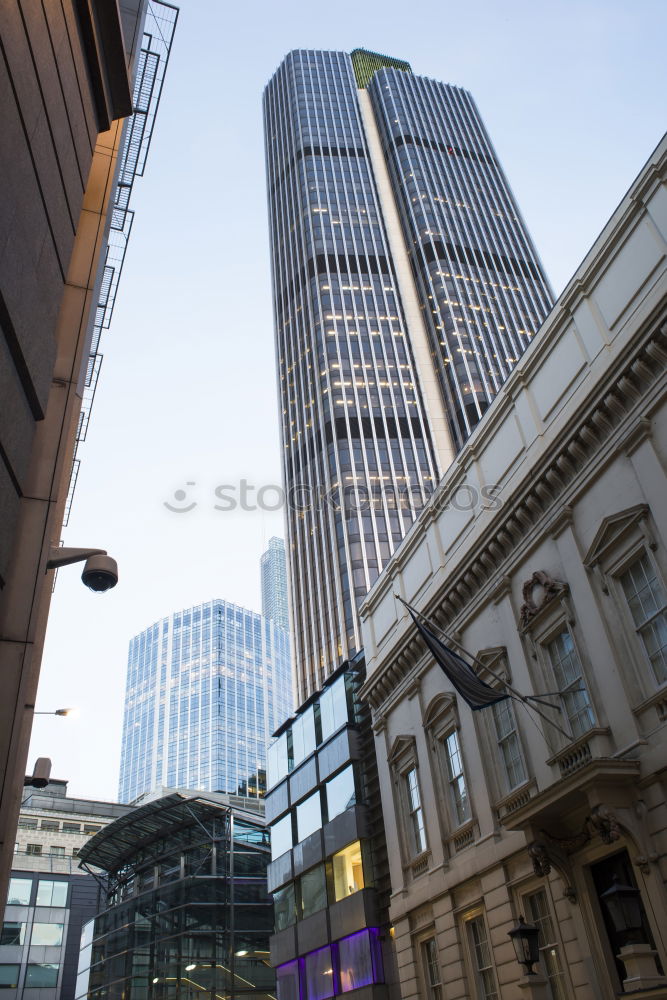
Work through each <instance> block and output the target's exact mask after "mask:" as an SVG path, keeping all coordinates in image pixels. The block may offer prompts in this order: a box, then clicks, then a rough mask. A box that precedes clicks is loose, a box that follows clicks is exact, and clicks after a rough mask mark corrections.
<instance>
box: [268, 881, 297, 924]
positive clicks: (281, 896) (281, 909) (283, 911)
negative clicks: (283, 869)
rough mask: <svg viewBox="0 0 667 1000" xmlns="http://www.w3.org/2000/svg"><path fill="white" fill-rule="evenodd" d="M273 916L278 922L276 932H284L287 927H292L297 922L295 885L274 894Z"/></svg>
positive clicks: (291, 884) (287, 886)
mask: <svg viewBox="0 0 667 1000" xmlns="http://www.w3.org/2000/svg"><path fill="white" fill-rule="evenodd" d="M273 914H274V917H275V922H276V931H284V930H285V928H286V927H291V926H292V924H293V923H294V922H295V921H296V900H295V895H294V884H293V883H290V885H286V886H285V888H284V889H279V890H278V891H277V892H274V893H273Z"/></svg>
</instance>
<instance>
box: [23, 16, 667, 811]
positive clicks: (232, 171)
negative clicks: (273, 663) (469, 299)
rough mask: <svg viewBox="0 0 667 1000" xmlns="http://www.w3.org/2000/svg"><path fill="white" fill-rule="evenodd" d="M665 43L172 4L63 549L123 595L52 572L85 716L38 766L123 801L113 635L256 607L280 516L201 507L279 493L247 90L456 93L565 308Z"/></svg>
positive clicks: (646, 129) (539, 21) (660, 122)
mask: <svg viewBox="0 0 667 1000" xmlns="http://www.w3.org/2000/svg"><path fill="white" fill-rule="evenodd" d="M666 36H667V3H665V0H635V2H634V3H631V4H629V3H627V2H625V0H623V2H621V0H561V2H556V0H542V2H540V3H535V0H503V2H498V0H468V2H467V3H461V2H457V3H451V2H447V0H410V2H409V3H396V2H393V0H392V2H389V3H381V2H379V0H366V2H365V3H360V2H359V0H337V2H336V3H335V4H332V3H323V4H318V3H315V2H309V3H305V2H295V0H282V2H280V3H276V2H267V0H259V2H255V3H242V4H237V3H231V2H229V0H183V2H182V4H181V13H180V18H179V24H178V27H177V31H176V37H175V40H174V46H173V49H172V57H171V62H170V65H169V68H168V72H167V78H166V82H165V88H164V92H163V96H162V104H161V107H160V110H159V114H158V118H157V122H156V127H155V132H154V138H153V144H152V147H151V151H150V155H149V159H148V165H147V168H146V174H145V177H144V178H141V179H139V180H137V182H136V185H135V190H134V195H133V201H132V207H133V208H134V209H135V211H136V216H135V221H134V227H133V231H132V236H131V240H130V245H129V249H128V253H127V256H126V260H125V268H124V272H123V276H122V279H121V284H120V288H119V292H118V297H117V300H116V309H115V313H114V317H113V322H112V326H111V329H110V330H109V331H107V332H106V333H105V335H104V338H103V341H102V351H103V353H104V363H103V365H102V372H101V375H100V381H99V385H98V390H97V397H96V400H95V405H94V408H93V415H92V419H91V423H90V428H89V431H88V440H87V442H86V443H85V445H84V447H83V448H82V451H81V458H82V463H81V470H80V475H79V481H78V485H77V489H76V494H75V499H74V508H73V511H72V517H71V520H70V525H69V527H68V528H67V529H66V531H65V533H64V541H65V544H67V545H76V546H79V545H81V546H84V545H85V546H91V547H93V546H94V547H100V548H106V549H108V551H109V553H110V554H112V555H113V556H115V557H116V558H117V559H118V562H119V568H120V582H119V584H118V586H117V587H116V589H115V590H113V591H110V592H109V593H107V594H105V595H97V594H93V593H92V592H90V591H88V590H87V589H86V588H85V587H84V586H83V585H82V583H81V582H80V579H79V575H80V569H77V567H76V566H73V567H69V568H66V569H63V570H61V571H60V573H59V577H58V582H57V586H56V590H55V594H54V597H53V602H52V607H51V618H50V625H49V631H48V635H47V643H46V649H45V654H44V661H43V666H42V679H41V683H40V691H39V696H38V705H37V707H38V708H39V709H42V710H52V709H55V708H60V707H63V706H70V705H76V706H78V707H79V708H80V709H81V715H80V717H79V718H78V719H76V720H70V719H56V718H48V717H46V716H39V717H38V718H37V719H36V720H35V725H34V730H33V743H32V748H31V756H30V761H31V762H32V761H33V760H34V758H35V757H36V756H41V755H44V756H49V757H51V758H52V760H53V772H52V773H53V775H54V776H55V777H59V778H65V779H69V782H70V786H69V787H70V794H76V795H81V796H85V797H90V798H100V799H107V800H112V799H115V797H116V794H117V778H118V761H119V752H120V735H121V726H122V705H123V696H124V687H125V668H126V657H127V645H128V640H129V639H130V638H131V637H132V636H133V635H135V634H136V633H137V632H140V631H142V630H143V629H144V628H147V627H148V626H149V625H150V624H152V623H153V622H154V621H157V620H158V619H160V618H162V617H165V616H166V615H167V614H169V613H170V612H171V611H173V610H176V609H179V608H182V607H189V606H191V605H193V604H197V603H200V602H202V601H205V600H210V599H211V598H213V597H222V598H225V599H227V600H230V601H234V602H236V603H238V604H241V605H244V606H246V607H251V608H257V609H259V557H260V554H261V552H262V551H263V549H264V548H265V546H266V543H267V541H268V539H269V537H270V536H271V535H272V534H279V535H282V534H283V522H282V514H281V513H280V512H273V513H271V512H260V511H254V512H253V511H241V510H237V511H234V512H228V511H227V512H223V511H216V510H215V509H214V504H215V503H217V502H218V501H217V500H216V497H215V495H214V490H215V487H216V486H219V485H221V484H237V483H239V481H240V480H241V479H242V478H245V479H246V480H247V481H248V482H249V483H251V484H253V485H256V486H258V487H259V486H262V485H264V484H271V483H280V445H279V440H278V410H277V402H276V391H275V374H274V349H273V322H272V312H271V289H270V269H269V253H268V237H267V218H266V197H265V180H264V148H263V136H262V115H261V96H262V90H263V87H264V85H265V83H266V82H267V80H268V79H269V77H270V76H271V74H272V73H273V71H274V70H275V68H276V67H277V66H278V64H279V62H280V61H281V60H282V58H283V56H284V55H285V53H286V52H288V51H289V50H290V49H292V48H329V49H341V50H345V51H350V50H351V49H353V48H356V47H364V48H368V49H373V50H375V51H379V52H384V53H387V54H389V55H393V56H397V57H400V58H403V59H407V60H408V61H409V62H410V63H411V64H412V68H413V70H414V72H416V73H419V74H422V75H425V76H431V77H434V78H436V79H439V80H444V81H446V82H448V83H453V84H458V85H460V86H464V87H466V88H467V89H468V90H470V91H471V92H472V94H473V96H474V97H475V100H476V102H477V104H478V107H479V109H480V112H481V114H482V117H483V119H484V121H485V123H486V126H487V128H488V130H489V133H490V135H491V139H492V141H493V143H494V144H495V147H496V150H497V153H498V155H499V158H500V161H501V163H502V164H503V167H504V169H505V171H506V173H507V175H508V178H509V181H510V184H511V186H512V188H513V190H514V193H515V195H516V197H517V199H518V202H519V205H520V208H521V211H522V213H523V215H524V218H525V219H526V222H527V224H528V227H529V229H530V231H531V234H532V236H533V239H534V241H535V243H536V246H537V249H538V252H539V253H540V255H541V258H542V261H543V263H544V265H545V268H546V271H547V274H548V275H549V278H550V280H551V282H552V284H553V286H554V289H555V291H556V293H557V294H558V293H559V292H560V291H561V290H562V289H563V287H564V285H565V284H566V282H567V280H568V279H569V278H570V277H571V275H572V274H573V272H574V271H575V270H576V268H577V266H578V265H579V263H580V262H581V260H582V258H583V256H584V255H585V253H586V252H587V251H588V249H589V248H590V246H591V244H592V243H593V241H594V240H595V238H596V237H597V235H598V234H599V232H600V230H601V229H602V227H603V225H604V224H605V222H606V221H607V219H608V218H609V216H610V215H611V213H612V212H613V210H614V208H615V207H616V205H617V204H618V202H619V201H620V200H621V198H622V196H623V194H624V193H625V191H626V190H627V188H628V187H629V185H630V183H631V182H632V180H633V179H634V177H635V176H636V175H637V173H638V172H639V170H640V169H641V167H642V165H643V164H644V162H645V161H646V159H647V158H648V156H649V154H650V153H651V151H652V149H653V148H654V147H655V146H656V144H657V142H658V140H659V139H660V137H661V135H662V133H663V131H664V129H665V93H667V86H666V84H667V79H666V77H667V72H666V70H665V53H664V40H665V37H666ZM187 483H194V484H195V485H194V486H187V485H186V484H187ZM177 490H185V491H186V498H185V499H184V500H182V501H181V502H180V503H179V502H178V501H176V500H175V499H174V494H175V492H176V491H177ZM266 498H267V499H268V500H269V502H272V501H273V499H274V493H272V492H271V493H269V492H267V494H266ZM165 502H171V503H172V504H173V505H174V506H181V507H185V506H188V505H189V504H190V503H192V502H196V504H197V506H196V507H195V508H194V509H192V510H191V511H189V512H186V513H172V512H170V511H169V510H167V509H166V508H165V506H164V503H165Z"/></svg>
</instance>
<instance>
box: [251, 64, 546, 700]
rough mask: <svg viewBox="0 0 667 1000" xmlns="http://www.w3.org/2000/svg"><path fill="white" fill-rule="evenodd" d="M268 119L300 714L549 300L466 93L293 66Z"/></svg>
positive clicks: (344, 70) (398, 72)
mask: <svg viewBox="0 0 667 1000" xmlns="http://www.w3.org/2000/svg"><path fill="white" fill-rule="evenodd" d="M264 116H265V135H266V157H267V174H268V197H269V219H270V238H271V248H272V269H273V287H274V314H275V327H276V340H277V361H278V369H279V385H280V398H281V407H282V442H283V473H284V480H285V486H286V490H287V494H288V497H289V498H290V502H289V503H288V509H287V546H288V552H289V559H290V574H289V576H290V586H291V604H292V609H293V615H294V623H293V624H294V632H293V636H292V642H293V646H294V654H295V661H296V671H297V683H298V700H299V702H301V701H303V700H304V699H306V698H307V697H308V696H309V695H310V694H312V693H313V692H314V691H316V690H318V689H319V688H320V687H321V685H322V683H323V681H324V680H325V679H326V677H327V676H328V675H329V674H330V673H331V672H332V671H333V670H335V669H336V668H337V667H338V666H339V665H340V664H341V663H342V662H343V661H344V660H347V659H349V658H350V657H351V656H352V655H354V653H355V651H357V650H359V649H360V648H361V637H360V632H359V624H358V618H357V608H358V605H359V603H360V601H361V600H362V599H363V597H364V596H365V594H366V593H367V592H368V590H369V588H370V587H371V586H372V584H373V583H374V581H375V580H376V579H377V576H378V575H379V573H380V572H381V570H382V569H383V567H384V566H385V565H386V563H387V561H388V560H389V558H390V557H391V555H392V553H393V552H394V550H395V548H396V546H397V545H398V544H399V542H400V541H401V539H402V538H403V537H404V535H405V534H406V532H407V531H408V529H409V527H410V525H411V524H412V523H413V521H414V518H415V516H416V515H417V513H418V512H419V510H421V508H422V506H423V504H424V503H425V501H426V499H427V498H428V496H429V495H430V494H431V493H432V491H433V489H434V487H435V485H436V483H437V482H438V480H439V479H440V477H441V476H442V474H443V473H444V471H445V470H446V469H447V468H448V466H449V465H450V463H451V461H452V458H453V457H454V455H455V453H456V452H457V451H458V450H459V449H460V448H461V446H462V445H463V443H464V441H465V440H466V438H467V437H468V435H469V434H470V432H471V431H472V429H473V428H474V427H475V425H476V424H477V422H478V421H479V419H480V418H481V416H482V415H483V413H484V412H485V410H486V409H487V407H488V406H489V404H490V402H491V401H492V399H493V398H494V396H495V395H496V393H497V392H498V390H499V388H500V386H501V385H502V383H503V381H504V380H505V379H506V378H507V376H508V374H509V373H510V371H511V370H512V368H513V367H514V365H515V364H516V362H517V361H518V359H519V358H520V356H521V355H522V353H523V351H524V350H525V349H526V347H527V346H528V345H529V343H530V341H531V338H532V336H533V335H534V333H535V331H536V330H537V329H538V328H539V326H540V324H541V323H542V321H543V320H544V318H545V316H546V315H547V313H548V311H549V309H550V306H551V301H552V299H551V293H550V290H549V286H548V283H547V280H546V278H545V276H544V274H543V271H542V269H541V266H540V263H539V260H538V258H537V255H536V253H535V250H534V248H533V245H532V243H531V241H530V238H529V236H528V234H527V231H526V228H525V226H524V224H523V222H522V220H521V217H520V214H519V210H518V208H517V205H516V203H515V201H514V198H513V196H512V193H511V191H510V189H509V186H508V183H507V180H506V178H505V176H504V174H503V171H502V169H501V167H500V164H499V163H498V159H497V156H496V154H495V152H494V149H493V146H492V145H491V143H490V140H489V138H488V136H487V134H486V131H485V129H484V126H483V124H482V121H481V119H480V116H479V114H478V112H477V109H476V107H475V104H474V102H473V99H472V97H471V96H470V95H469V94H468V93H467V92H466V91H464V90H461V89H460V88H458V87H452V86H448V85H445V84H442V83H437V82H435V81H433V80H429V79H426V78H423V77H419V76H416V75H414V74H413V73H412V71H411V69H410V66H409V65H408V64H407V63H405V62H401V61H400V60H396V59H390V58H386V57H384V56H380V55H377V54H374V53H369V52H366V51H364V50H356V51H355V52H353V53H352V54H348V53H345V52H328V51H310V50H297V51H293V52H291V53H289V55H288V56H287V57H286V58H285V60H284V61H283V63H282V64H281V66H280V67H279V69H278V70H277V71H276V73H275V75H274V76H273V78H272V79H271V81H270V82H269V84H268V86H267V88H266V91H265V95H264Z"/></svg>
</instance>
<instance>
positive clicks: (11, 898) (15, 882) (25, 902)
mask: <svg viewBox="0 0 667 1000" xmlns="http://www.w3.org/2000/svg"><path fill="white" fill-rule="evenodd" d="M31 890H32V879H29V878H10V880H9V891H8V893H7V905H8V906H30V892H31Z"/></svg>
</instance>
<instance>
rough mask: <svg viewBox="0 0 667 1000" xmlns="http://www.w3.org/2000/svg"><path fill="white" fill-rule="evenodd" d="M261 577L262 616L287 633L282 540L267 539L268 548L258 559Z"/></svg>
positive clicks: (284, 564)
mask: <svg viewBox="0 0 667 1000" xmlns="http://www.w3.org/2000/svg"><path fill="white" fill-rule="evenodd" d="M260 572H261V575H262V614H263V615H264V617H265V618H268V619H269V620H270V621H273V622H276V623H277V624H278V625H280V627H281V628H284V629H285V631H286V632H289V607H288V604H287V564H286V561H285V542H284V540H283V539H282V538H276V537H275V536H274V537H273V538H269V547H268V548H267V550H266V552H263V553H262V557H261V559H260Z"/></svg>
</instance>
